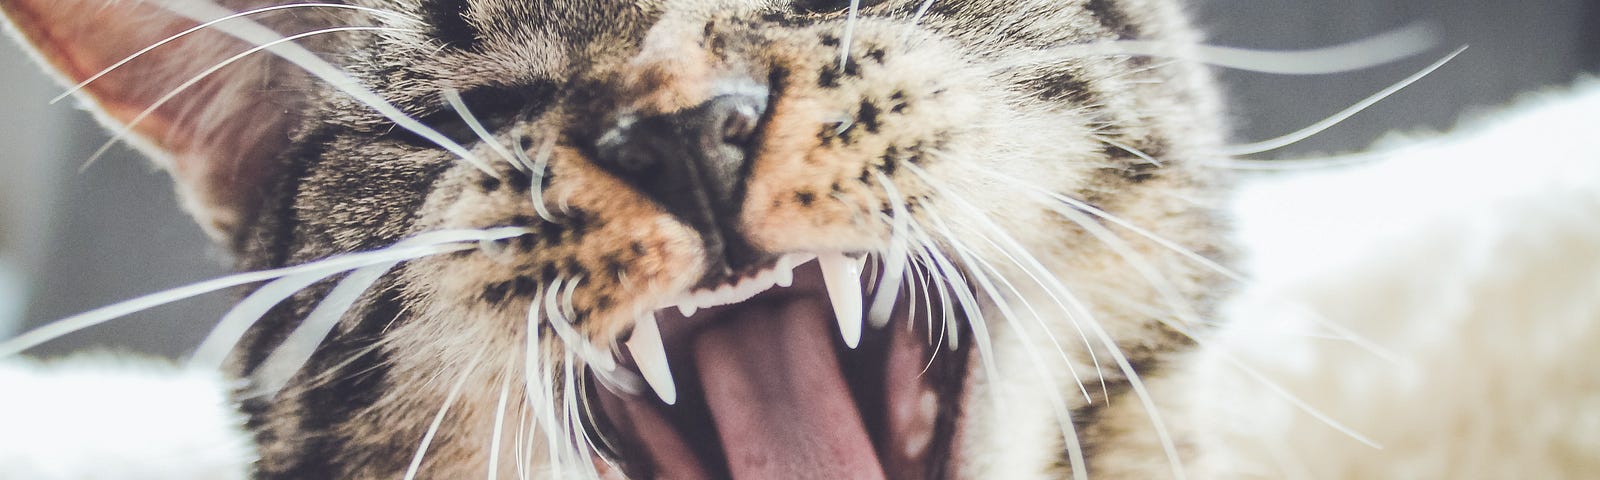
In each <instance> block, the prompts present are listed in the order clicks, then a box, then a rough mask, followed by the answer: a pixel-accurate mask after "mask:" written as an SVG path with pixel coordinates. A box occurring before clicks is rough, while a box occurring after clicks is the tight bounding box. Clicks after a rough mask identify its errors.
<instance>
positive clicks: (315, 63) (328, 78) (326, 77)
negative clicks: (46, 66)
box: [161, 0, 486, 165]
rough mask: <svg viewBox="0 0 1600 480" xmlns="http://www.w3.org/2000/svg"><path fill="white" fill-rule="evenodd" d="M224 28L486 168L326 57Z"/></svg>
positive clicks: (209, 7) (199, 10)
mask: <svg viewBox="0 0 1600 480" xmlns="http://www.w3.org/2000/svg"><path fill="white" fill-rule="evenodd" d="M161 7H162V8H165V9H167V10H169V11H171V12H173V13H176V14H178V15H182V16H184V17H186V18H189V19H191V20H194V21H196V22H202V23H204V22H208V21H211V20H214V19H217V18H221V17H226V16H228V15H232V14H234V13H237V12H234V11H232V10H229V9H227V8H225V7H222V6H220V5H217V4H216V3H213V2H211V1H208V0H175V1H172V2H164V3H162V4H161ZM221 27H222V25H215V26H214V28H217V30H218V31H220V32H222V33H225V34H227V35H229V36H232V37H234V38H237V39H240V40H243V41H245V42H247V43H250V44H252V45H258V46H262V47H263V48H266V50H267V51H269V52H272V54H273V55H277V56H278V58H282V59H283V60H285V61H288V62H289V63H292V64H294V65H295V66H298V67H300V68H301V69H302V70H305V71H306V73H310V74H311V75H312V76H315V77H317V78H319V79H321V80H322V81H323V82H326V83H327V84H328V85H329V86H332V87H334V88H337V89H338V90H339V91H341V92H344V94H346V95H349V96H350V98H352V99H354V100H356V101H357V102H360V103H361V104H364V105H366V106H367V107H368V108H371V109H373V110H374V111H376V112H378V113H379V114H380V115H383V116H384V117H385V118H388V119H389V120H390V121H393V122H394V123H395V125H396V126H398V127H400V128H404V129H406V130H408V131H411V132H412V133H415V134H417V135H418V136H421V137H422V138H426V139H428V140H429V141H431V142H434V143H435V144H438V145H439V146H440V147H442V148H444V149H445V150H448V151H449V152H450V153H452V154H454V155H456V156H457V157H460V158H462V159H473V160H468V162H471V163H473V164H474V165H486V164H484V163H483V161H482V160H475V159H477V156H476V155H473V154H472V152H470V151H468V150H467V149H466V148H464V147H462V146H461V145H460V144H458V143H456V142H455V141H452V140H450V138H449V137H446V136H444V134H441V133H439V132H438V131H437V130H434V129H433V128H431V127H429V126H427V125H424V124H423V123H422V122H420V121H417V120H416V119H414V118H411V116H409V115H406V113H405V112H402V111H400V109H399V108H398V107H395V106H394V104H391V103H389V102H388V101H387V100H384V99H383V97H382V96H380V95H378V94H377V93H374V92H373V91H372V90H370V89H367V88H365V87H362V86H361V83H360V82H359V81H357V80H356V79H355V78H353V77H351V76H350V75H349V74H347V73H345V72H344V70H341V69H339V68H338V67H335V66H333V65H331V64H329V63H328V62H327V61H326V60H323V59H322V57H320V56H318V55H317V54H315V53H312V52H311V51H310V50H307V49H306V48H305V47H303V46H301V45H300V44H297V43H294V42H292V41H291V42H285V41H282V40H284V37H283V36H282V35H279V34H278V33H277V32H274V31H272V29H270V28H267V27H266V26H263V25H261V24H260V23H257V22H255V21H252V20H250V19H249V18H235V19H233V21H230V22H227V28H221ZM385 30H387V29H385Z"/></svg>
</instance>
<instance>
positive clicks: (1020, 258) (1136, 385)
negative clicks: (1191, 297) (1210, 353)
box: [908, 165, 1184, 478]
mask: <svg viewBox="0 0 1600 480" xmlns="http://www.w3.org/2000/svg"><path fill="white" fill-rule="evenodd" d="M908 167H911V168H910V171H912V172H916V173H917V174H918V176H920V177H921V178H922V179H923V181H924V183H925V184H928V185H929V186H930V187H933V188H935V189H936V190H939V189H941V188H940V186H939V182H937V181H936V180H934V179H933V178H931V177H930V176H927V174H926V172H923V171H922V170H921V169H920V168H917V167H916V166H914V165H910V166H908ZM943 198H946V199H949V200H953V201H955V202H956V203H958V204H961V205H964V206H965V208H967V209H968V210H970V211H972V212H973V213H974V217H975V218H974V219H975V220H977V221H980V222H982V223H984V224H985V227H986V228H987V229H988V230H989V231H992V232H995V233H997V234H998V235H999V236H998V239H999V240H1002V241H1004V244H1003V245H1001V244H996V245H995V247H996V248H997V249H998V250H999V251H1000V252H1001V253H1002V254H1003V255H1004V256H1006V257H1007V259H1008V260H1010V261H1012V262H1013V263H1014V264H1015V265H1016V266H1018V267H1019V268H1021V269H1022V271H1023V272H1024V273H1025V274H1027V275H1028V276H1030V277H1031V278H1032V279H1033V281H1034V282H1036V284H1038V285H1039V286H1040V287H1043V288H1045V289H1046V291H1047V293H1048V294H1049V295H1050V296H1051V297H1052V298H1053V299H1055V300H1056V301H1058V302H1060V301H1063V300H1064V301H1065V302H1066V303H1064V304H1062V307H1063V308H1066V311H1065V313H1068V314H1069V318H1071V319H1073V324H1074V325H1080V324H1081V325H1087V326H1088V327H1089V330H1090V331H1091V332H1092V333H1093V334H1094V335H1095V336H1096V337H1098V339H1099V340H1100V341H1101V343H1102V344H1103V346H1104V347H1105V348H1106V350H1107V351H1109V353H1110V354H1111V356H1112V359H1113V360H1115V361H1116V363H1117V365H1118V368H1120V369H1121V370H1122V372H1123V373H1124V375H1125V377H1126V378H1127V381H1128V385H1129V387H1130V388H1131V389H1132V390H1133V392H1134V394H1135V396H1136V397H1137V399H1138V400H1139V401H1140V403H1141V404H1142V405H1143V407H1144V410H1145V412H1146V413H1147V415H1148V417H1149V419H1150V423H1151V427H1152V429H1153V430H1154V432H1155V434H1156V437H1157V439H1158V441H1159V442H1160V444H1161V447H1162V449H1163V450H1164V451H1165V452H1166V455H1167V458H1168V460H1169V462H1170V463H1171V465H1172V469H1173V475H1174V476H1175V477H1176V478H1184V468H1183V465H1182V461H1181V458H1180V457H1179V456H1178V453H1177V447H1176V445H1175V443H1174V441H1173V438H1172V435H1171V432H1170V431H1168V430H1167V428H1166V425H1165V422H1164V421H1163V420H1162V419H1161V415H1160V413H1159V410H1158V409H1157V407H1156V405H1155V402H1154V399H1153V397H1152V396H1151V395H1150V393H1149V391H1148V389H1147V388H1146V387H1145V385H1144V381H1143V380H1142V379H1140V376H1139V373H1138V372H1137V371H1136V370H1135V369H1134V368H1133V364H1132V363H1131V362H1130V361H1129V360H1128V358H1127V356H1126V355H1125V354H1124V353H1123V351H1122V349H1121V348H1120V347H1119V346H1117V344H1116V342H1115V341H1114V340H1113V339H1112V338H1111V335H1110V334H1109V333H1108V332H1106V331H1105V329H1104V328H1103V327H1102V326H1101V325H1100V323H1099V322H1098V321H1097V320H1095V318H1094V316H1093V314H1092V313H1091V310H1090V309H1089V308H1088V307H1087V306H1086V305H1084V304H1083V302H1082V301H1081V300H1080V299H1078V298H1077V296H1076V295H1075V294H1073V293H1072V291H1071V290H1070V289H1068V288H1067V287H1066V286H1065V285H1064V284H1062V283H1061V282H1060V280H1059V279H1057V278H1055V277H1054V276H1053V275H1051V273H1050V270H1049V269H1048V268H1046V267H1044V265H1042V264H1040V263H1039V261H1038V260H1037V259H1035V258H1033V257H1032V256H1031V255H1028V254H1027V251H1026V249H1024V248H1022V246H1021V245H1020V244H1018V243H1017V242H1016V241H1015V240H1014V239H1012V238H1011V237H1010V235H1009V234H1007V233H1005V230H1003V229H1001V228H999V227H998V226H997V225H994V224H993V223H992V222H991V221H990V220H989V219H988V218H987V215H986V214H984V213H983V212H982V211H981V210H977V209H976V207H974V206H972V205H971V204H970V203H966V202H965V200H963V199H961V198H960V196H958V195H952V194H949V193H946V194H945V195H944V197H943ZM946 235H948V233H946ZM980 237H983V238H987V237H988V236H986V235H980ZM957 253H958V254H960V253H961V252H960V251H958V252H957ZM1013 253H1015V254H1016V255H1013ZM991 290H992V288H991ZM1080 318H1081V319H1083V320H1085V321H1083V322H1078V321H1077V319H1080ZM1090 351H1091V352H1092V351H1093V349H1092V348H1091V349H1090ZM1069 365H1070V363H1069ZM1103 378H1104V377H1103V376H1102V379H1103ZM1075 470H1076V468H1075Z"/></svg>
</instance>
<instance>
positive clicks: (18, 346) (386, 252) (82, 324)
mask: <svg viewBox="0 0 1600 480" xmlns="http://www.w3.org/2000/svg"><path fill="white" fill-rule="evenodd" d="M433 233H437V234H442V235H449V234H454V235H460V236H462V237H463V239H461V240H454V241H448V240H445V239H440V241H437V242H434V243H430V244H423V245H414V246H406V247H387V248H381V249H377V250H371V251H366V252H358V253H349V254H344V255H337V256H333V257H329V258H326V259H322V260H318V261H315V262H309V263H305V264H301V265H295V266H291V267H283V268H276V269H272V270H262V271H256V272H245V273H239V274H234V275H229V276H225V277H221V278H215V279H211V280H206V281H202V282H197V283H192V284H189V285H184V286H180V287H176V288H172V289H168V290H163V291H160V292H156V293H152V294H148V295H143V296H140V297H135V298H132V299H129V300H124V301H121V302H117V303H113V304H110V305H106V306H104V307H100V308H97V309H94V310H90V311H87V312H84V313H80V314H77V315H73V316H70V317H66V318H63V319H60V320H57V321H54V322H50V323H49V324H46V325H44V326H41V327H39V328H37V329H34V330H32V331H29V332H27V333H23V334H22V335H18V336H16V337H14V338H11V339H9V340H6V341H3V342H0V358H4V357H8V356H11V355H16V354H18V353H21V352H23V351H26V350H28V349H30V348H33V347H36V346H39V345H41V344H43V343H45V342H49V341H51V340H54V339H57V338H60V337H62V336H65V335H68V334H71V333H73V332H77V331H79V330H83V329H85V328H89V327H93V326H96V325H100V324H102V323H105V322H108V321H111V320H115V319H118V318H121V317H124V316H127V315H129V314H132V313H136V312H141V311H144V310H147V309H150V308H154V307H158V306H161V305H166V304H169V303H173V302H177V301H181V300H185V299H188V298H192V297H196V296H199V295H204V294H207V293H211V292H215V291H218V290H224V289H227V288H232V287H237V286H240V285H248V284H252V283H257V282H263V281H269V280H275V279H281V278H285V277H289V276H298V275H318V276H321V277H327V276H331V275H334V274H337V273H339V272H343V271H348V270H352V269H356V268H361V267H364V266H369V265H377V264H383V263H387V262H391V261H404V260H411V259H416V258H422V257H427V256H433V255H439V254H442V253H449V252H454V251H460V250H467V249H471V248H473V247H472V245H468V244H462V242H476V241H477V240H478V239H480V238H511V237H515V236H518V235H522V234H524V233H527V231H526V230H523V229H489V230H450V231H441V232H433Z"/></svg>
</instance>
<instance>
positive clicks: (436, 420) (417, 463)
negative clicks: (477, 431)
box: [404, 352, 483, 480]
mask: <svg viewBox="0 0 1600 480" xmlns="http://www.w3.org/2000/svg"><path fill="white" fill-rule="evenodd" d="M482 357H483V352H478V353H476V354H474V355H473V357H472V360H469V361H467V364H466V365H465V366H463V367H461V374H460V378H457V379H456V381H455V384H453V385H451V386H450V391H449V393H446V394H445V397H444V404H443V405H440V406H439V412H438V413H436V414H434V416H433V423H430V424H429V425H428V431H427V433H424V434H423V435H422V442H421V443H420V444H418V445H417V453H416V454H414V455H412V456H411V465H410V466H409V467H406V474H405V477H404V480H415V479H416V478H417V473H418V472H419V471H420V470H421V468H422V459H423V457H426V456H427V455H428V447H429V446H430V445H432V444H433V438H434V436H435V435H437V434H438V433H439V427H440V426H441V425H443V424H444V417H445V415H447V414H449V413H450V407H451V406H453V405H455V403H456V400H457V399H459V398H460V397H461V390H462V389H463V388H464V387H466V385H467V379H469V378H471V377H472V373H473V371H474V370H476V369H477V368H478V361H479V360H481V359H482Z"/></svg>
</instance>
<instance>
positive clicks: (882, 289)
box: [867, 170, 911, 328]
mask: <svg viewBox="0 0 1600 480" xmlns="http://www.w3.org/2000/svg"><path fill="white" fill-rule="evenodd" d="M872 173H873V174H874V175H875V176H876V177H875V178H877V180H878V185H879V186H880V187H883V191H884V195H885V197H886V201H887V202H889V205H890V207H889V208H890V211H891V212H893V213H892V214H891V215H890V218H889V225H890V227H889V248H888V251H887V252H885V253H884V255H883V268H884V272H883V278H882V281H880V282H879V283H878V288H877V292H876V293H875V294H874V296H873V299H872V308H871V309H869V310H868V311H867V312H868V314H867V319H868V321H869V322H870V323H871V325H872V326H873V327H874V328H879V327H883V326H884V325H886V324H888V323H889V315H890V313H892V312H893V311H894V303H895V299H896V298H897V297H898V296H899V295H900V286H901V284H902V283H903V282H904V280H905V271H906V263H907V262H909V261H910V260H909V258H908V255H907V247H906V243H908V242H909V241H910V240H909V239H908V238H906V236H907V235H906V229H907V228H909V226H908V223H909V222H910V221H911V214H910V213H909V212H907V211H906V206H905V201H904V199H902V198H900V192H899V191H898V190H896V189H895V188H894V183H893V182H890V181H889V178H888V177H887V176H885V175H884V174H883V172H881V171H877V170H873V172H872Z"/></svg>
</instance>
